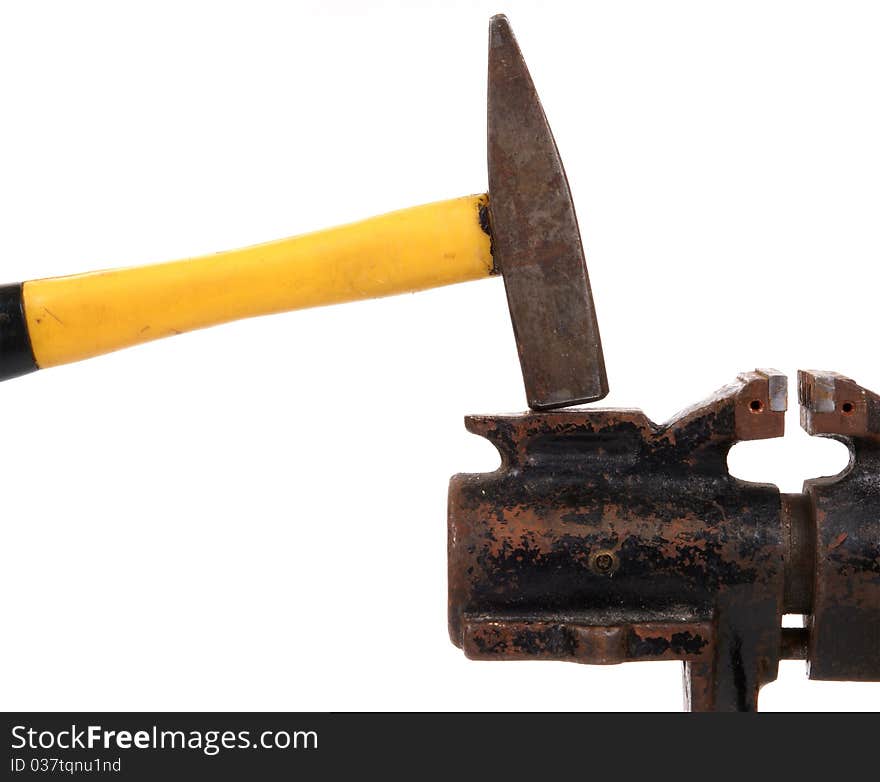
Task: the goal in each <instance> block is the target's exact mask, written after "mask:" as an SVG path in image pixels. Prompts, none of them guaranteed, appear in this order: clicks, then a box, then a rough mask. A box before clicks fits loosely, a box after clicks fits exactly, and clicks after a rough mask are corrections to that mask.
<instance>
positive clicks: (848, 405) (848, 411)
mask: <svg viewBox="0 0 880 782" xmlns="http://www.w3.org/2000/svg"><path fill="white" fill-rule="evenodd" d="M840 409H841V410H843V414H844V415H852V413H853V411H854V410H855V409H856V406H855V405H854V404H853V403H852V402H844V403H843V404H842V405H841V406H840Z"/></svg>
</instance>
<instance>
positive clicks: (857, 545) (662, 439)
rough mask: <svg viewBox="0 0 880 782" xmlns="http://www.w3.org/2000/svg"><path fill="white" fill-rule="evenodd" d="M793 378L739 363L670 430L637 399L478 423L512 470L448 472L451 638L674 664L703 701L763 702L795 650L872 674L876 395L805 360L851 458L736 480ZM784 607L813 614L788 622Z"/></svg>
mask: <svg viewBox="0 0 880 782" xmlns="http://www.w3.org/2000/svg"><path fill="white" fill-rule="evenodd" d="M817 377H818V378H819V380H818V382H817V380H816V378H817ZM828 383H831V385H832V386H833V388H832V391H831V392H829V393H830V397H829V396H828V394H826V392H825V390H823V389H825V387H826V386H827V385H828ZM823 384H824V385H823ZM785 389H786V379H785V377H784V376H783V375H782V374H780V373H778V372H774V371H772V370H761V371H755V372H750V373H746V374H743V375H740V376H739V378H738V379H737V381H736V382H735V383H733V384H732V385H730V386H727V387H725V388H723V389H722V390H721V391H719V392H718V393H717V394H716V395H714V396H713V397H712V398H710V399H709V400H707V401H706V402H703V403H702V404H699V405H696V406H695V407H693V408H690V409H688V410H686V411H684V412H683V413H681V414H679V415H678V416H677V417H676V418H675V419H674V420H672V421H671V422H670V423H668V424H666V425H663V426H658V425H656V424H654V423H652V422H651V421H649V420H648V419H647V418H646V417H645V416H644V414H643V413H641V412H640V411H637V410H572V411H558V412H547V413H528V414H523V415H514V416H471V417H468V418H467V419H466V425H467V428H468V429H469V430H470V431H472V432H474V433H475V434H479V435H481V436H483V437H486V438H487V439H489V440H490V441H491V442H492V443H493V444H494V445H495V446H496V447H497V448H498V450H499V452H500V453H501V457H502V464H501V467H500V468H499V469H498V470H497V471H496V472H494V473H488V474H479V475H457V476H455V477H454V478H453V479H452V482H451V486H450V495H449V629H450V635H451V638H452V640H453V642H454V643H455V644H456V645H458V646H460V647H461V648H462V649H463V650H464V652H465V653H466V654H467V656H468V657H471V658H475V659H488V660H510V659H514V660H522V659H543V660H566V661H571V662H581V663H594V664H609V663H619V662H628V661H636V660H652V659H654V660H669V659H676V660H681V661H682V662H683V663H684V667H685V683H686V703H687V704H688V707H689V708H691V709H693V710H701V711H705V710H713V711H714V710H740V711H745V710H754V709H756V708H757V701H758V691H759V689H760V687H761V686H762V685H764V684H766V683H768V682H770V681H772V680H773V679H775V677H776V673H777V667H778V663H779V660H780V659H785V658H789V659H808V661H809V665H810V675H811V677H812V678H846V679H861V680H868V679H876V678H880V638H878V632H880V459H878V456H880V453H878V452H880V425H878V424H880V414H878V413H880V398H878V397H876V396H875V395H873V394H870V393H869V392H865V391H864V389H861V388H860V387H858V386H856V385H855V384H852V381H846V382H844V380H843V379H842V378H838V377H836V376H835V379H834V380H833V382H832V381H831V380H830V379H829V376H828V375H827V374H825V375H821V377H819V376H818V375H817V373H802V374H801V383H800V389H801V399H802V402H803V403H804V405H805V407H804V409H803V410H802V418H803V419H804V421H805V425H806V427H807V430H808V431H810V432H811V433H815V434H829V435H833V436H839V437H840V436H841V432H840V430H845V431H846V435H845V437H846V440H845V441H846V442H847V443H848V445H850V447H851V449H853V453H854V461H853V464H852V465H851V466H850V468H849V469H848V470H847V471H845V473H843V474H842V475H841V476H837V477H835V478H830V479H821V480H814V481H807V482H806V484H805V491H804V493H803V494H789V495H781V494H780V492H779V490H778V489H777V488H776V487H775V486H773V485H771V484H757V483H749V482H745V481H741V480H739V479H737V478H734V477H733V476H731V475H730V473H729V471H728V468H727V453H728V451H729V450H730V448H731V447H732V446H733V445H734V444H735V443H736V442H738V441H740V440H751V439H762V438H769V437H780V436H782V435H783V431H784V429H783V427H784V412H785V408H786V400H785ZM828 398H830V399H833V400H834V404H833V405H832V404H830V403H829V402H828ZM805 399H806V401H805V402H804V400H805ZM847 402H848V403H851V405H852V406H851V407H850V406H849V405H847V406H846V408H845V409H844V404H845V403H847ZM858 422H860V423H858ZM786 613H803V614H806V615H808V622H807V627H805V628H803V629H801V628H785V629H783V628H782V616H783V614H786Z"/></svg>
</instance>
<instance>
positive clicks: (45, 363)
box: [0, 16, 608, 410]
mask: <svg viewBox="0 0 880 782" xmlns="http://www.w3.org/2000/svg"><path fill="white" fill-rule="evenodd" d="M488 167H489V193H488V194H481V195H472V196H465V197H462V198H455V199H451V200H448V201H440V202H437V203H432V204H426V205H423V206H417V207H413V208H410V209H404V210H402V211H398V212H392V213H390V214H386V215H382V216H379V217H374V218H371V219H368V220H364V221H361V222H358V223H352V224H349V225H344V226H340V227H337V228H332V229H329V230H325V231H319V232H316V233H311V234H306V235H303V236H297V237H292V238H288V239H281V240H278V241H274V242H269V243H266V244H260V245H256V246H253V247H247V248H244V249H239V250H232V251H228V252H222V253H217V254H213V255H207V256H204V257H200V258H189V259H186V260H179V261H171V262H168V263H161V264H156V265H151V266H141V267H133V268H119V269H111V270H107V271H97V272H91V273H87V274H78V275H73V276H69V277H58V278H52V279H42V280H32V281H29V282H25V283H19V284H14V285H4V286H0V380H5V379H8V378H12V377H16V376H19V375H23V374H26V373H28V372H32V371H34V370H37V369H44V368H48V367H53V366H57V365H60V364H66V363H70V362H73V361H79V360H82V359H86V358H90V357H93V356H97V355H101V354H103V353H108V352H111V351H114V350H119V349H121V348H125V347H129V346H132V345H136V344H139V343H142V342H147V341H151V340H154V339H159V338H160V337H166V336H170V335H173V334H180V333H183V332H186V331H191V330H194V329H199V328H204V327H207V326H213V325H217V324H220V323H225V322H229V321H233V320H238V319H240V318H247V317H253V316H257V315H268V314H272V313H277V312H286V311H289V310H296V309H303V308H307V307H316V306H321V305H326V304H337V303H341V302H347V301H355V300H359V299H368V298H375V297H380V296H388V295H392V294H397V293H407V292H413V291H418V290H423V289H427V288H433V287H437V286H441V285H449V284H452V283H458V282H466V281H469V280H476V279H481V278H484V277H491V276H494V275H498V274H501V275H502V277H503V278H504V284H505V288H506V291H507V301H508V305H509V308H510V317H511V320H512V322H513V332H514V336H515V339H516V344H517V349H518V351H519V359H520V364H521V367H522V374H523V381H524V384H525V389H526V396H527V399H528V404H529V407H531V408H532V409H535V410H548V409H554V408H559V407H565V406H568V405H574V404H579V403H583V402H591V401H595V400H597V399H601V398H603V397H604V396H605V395H606V394H607V393H608V381H607V377H606V374H605V365H604V359H603V355H602V346H601V342H600V339H599V329H598V325H597V322H596V314H595V310H594V307H593V299H592V293H591V290H590V282H589V277H588V276H587V268H586V263H585V260H584V252H583V247H582V245H581V238H580V233H579V231H578V225H577V218H576V216H575V211H574V205H573V204H572V200H571V192H570V190H569V187H568V181H567V180H566V176H565V171H564V169H563V167H562V161H561V160H560V158H559V152H558V150H557V148H556V143H555V141H554V140H553V135H552V133H551V131H550V127H549V125H548V124H547V119H546V117H545V115H544V111H543V109H542V107H541V103H540V100H539V98H538V95H537V93H536V92H535V88H534V85H533V83H532V79H531V76H530V75H529V72H528V69H527V68H526V64H525V61H524V60H523V57H522V53H521V52H520V49H519V46H518V45H517V42H516V39H515V37H514V35H513V32H512V30H511V28H510V24H509V23H508V21H507V18H506V17H504V16H495V17H493V18H492V20H491V22H490V27H489V87H488Z"/></svg>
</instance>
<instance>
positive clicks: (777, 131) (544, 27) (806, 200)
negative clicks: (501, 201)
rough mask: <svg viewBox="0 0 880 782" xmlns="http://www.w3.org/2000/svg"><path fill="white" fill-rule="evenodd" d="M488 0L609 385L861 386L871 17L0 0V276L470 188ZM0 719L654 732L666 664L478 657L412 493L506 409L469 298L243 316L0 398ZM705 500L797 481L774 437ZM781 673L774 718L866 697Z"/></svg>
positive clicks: (123, 256) (802, 451) (9, 389)
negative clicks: (107, 717) (765, 371)
mask: <svg viewBox="0 0 880 782" xmlns="http://www.w3.org/2000/svg"><path fill="white" fill-rule="evenodd" d="M498 11H505V12H506V13H507V14H508V15H509V17H510V19H511V22H512V24H513V27H514V30H515V31H516V33H517V35H518V37H519V41H520V44H521V46H522V48H523V50H524V53H525V55H526V59H527V61H528V63H529V65H530V67H531V70H532V74H533V77H534V79H535V82H536V85H537V87H538V89H539V92H540V93H541V95H542V98H543V101H544V106H545V109H546V111H547V114H548V116H549V118H550V121H551V124H552V125H553V128H554V131H555V133H556V138H557V141H558V143H559V147H560V150H561V152H562V155H563V158H564V160H565V162H566V166H567V170H568V174H569V178H570V180H571V185H572V189H573V193H574V197H575V201H576V203H577V206H578V212H579V216H580V221H581V228H582V231H583V234H584V242H585V246H586V249H587V257H588V262H589V267H590V273H591V277H592V283H593V290H594V292H595V296H596V303H597V308H598V312H599V322H600V326H601V329H602V335H603V339H604V343H605V351H606V358H607V363H608V371H609V377H610V382H611V388H612V391H611V394H610V396H609V397H608V399H607V404H609V405H614V406H618V405H619V406H641V407H643V408H644V409H645V410H646V412H647V413H648V414H649V415H650V416H651V417H652V418H654V419H655V420H658V421H660V420H665V419H666V418H668V417H669V416H670V415H671V414H673V413H674V412H675V411H676V410H677V409H679V408H681V407H684V406H686V405H688V404H690V403H692V402H695V401H698V400H699V399H701V398H703V397H705V396H706V395H707V394H709V393H710V392H712V391H713V390H714V389H715V388H717V387H719V386H721V385H723V384H724V383H726V382H728V381H729V380H732V379H733V377H734V376H735V375H736V373H737V372H739V371H741V370H747V369H751V368H754V367H755V366H775V367H778V368H780V369H783V370H785V371H787V372H789V374H790V375H793V373H794V371H795V370H796V369H797V368H798V367H815V368H822V369H833V370H837V371H840V372H843V373H846V374H849V375H851V376H852V377H855V378H856V379H857V380H859V381H860V382H862V383H863V384H865V385H866V386H867V387H869V388H875V389H878V390H880V364H878V362H877V354H876V347H875V346H876V333H877V331H876V329H877V320H876V308H877V299H878V273H877V263H878V259H880V230H878V225H880V223H878V216H880V186H878V182H880V145H878V138H880V102H878V100H877V95H878V86H880V46H878V45H877V41H878V39H880V11H878V7H877V6H876V5H875V4H872V3H868V2H865V3H857V2H834V3H831V2H828V3H811V2H730V3H707V2H664V3H656V2H614V3H611V2H585V1H584V0H581V1H580V2H576V3H560V2H549V1H548V0H544V2H528V3H526V2H515V0H507V2H506V3H503V4H500V3H498V2H492V3H486V2H469V3H453V2H442V3H440V2H437V3H433V4H432V3H425V2H423V3H406V4H402V3H391V2H387V3H366V2H359V3H354V2H331V1H330V0H326V2H324V3H294V2H287V3H268V2H254V1H253V0H250V1H249V2H244V1H242V2H234V3H225V2H203V3H197V2H157V0H152V1H151V2H149V3H140V4H136V3H122V2H82V1H81V2H77V3H69V2H41V1H39V0H31V1H29V2H24V0H22V1H21V2H9V1H8V0H4V2H2V3H0V74H2V77H0V107H2V109H0V112H2V113H0V271H2V274H0V279H2V280H4V281H10V282H12V281H17V280H22V279H30V278H35V277H40V276H49V275H58V274H65V273H72V272H77V271H84V270H87V269H91V268H99V267H106V266H113V265H130V264H137V263H146V262H150V261H155V260H167V259H171V258H175V257H183V256H187V255H192V254H198V253H202V252H210V251H214V250H221V249H228V248H232V247H237V246H241V245H247V244H251V243H255V242H259V241H264V240H268V239H272V238H277V237H281V236H286V235H290V234H296V233H299V232H304V231H308V230H313V229H316V228H321V227H324V226H328V225H332V224H335V223H342V222H346V221H349V220H352V219H356V218H360V217H365V216H369V215H371V214H377V213H381V212H383V211H387V210H390V209H395V208H399V207H404V206H409V205H414V204H418V203H422V202H427V201H432V200H437V199H442V198H447V197H452V196H456V195H464V194H467V193H473V192H481V191H482V190H484V189H485V187H486V168H485V139H484V133H485V68H486V30H487V22H488V18H489V16H490V14H491V13H494V12H498ZM0 392H2V403H0V409H2V413H3V425H2V445H3V447H2V456H0V458H2V467H0V490H2V493H3V494H2V496H3V504H2V511H0V513H2V520H0V547H2V548H0V550H2V566H0V617H2V628H3V629H2V635H3V640H2V644H0V707H2V708H6V709H34V710H40V709H130V710H138V709H231V710H238V709H278V710H298V709H318V710H329V709H332V710H343V709H420V710H421V709H425V710H428V709H603V710H611V709H659V710H663V709H672V710H675V709H678V708H679V707H680V703H681V692H680V671H679V665H678V664H677V663H655V664H652V665H647V664H640V665H625V666H616V667H610V668H598V667H588V666H574V665H569V664H564V663H534V662H525V663H476V662H469V661H468V660H466V659H465V658H464V657H463V655H462V654H461V652H460V651H458V650H457V649H456V648H454V647H453V646H452V645H451V644H450V642H449V640H448V637H447V634H446V592H445V590H446V532H445V523H446V522H445V508H446V488H447V479H448V477H449V476H450V475H451V474H452V473H455V472H459V471H483V470H490V469H493V468H494V466H495V465H496V464H497V457H496V455H495V453H494V450H493V449H492V447H491V446H490V445H489V444H488V443H485V442H483V441H481V440H479V439H478V438H476V437H473V436H472V435H469V434H467V433H466V432H465V430H464V428H463V426H462V417H463V415H464V414H465V413H471V412H481V413H490V412H504V411H512V410H519V409H522V408H523V407H524V397H523V392H522V389H521V380H520V375H519V367H518V362H517V358H516V352H515V348H514V343H513V339H512V335H511V328H510V325H509V320H508V315H507V312H506V303H505V299H504V291H503V285H502V283H501V282H500V281H497V280H495V281H485V282H479V283H471V284H467V285H459V286H453V287H451V288H447V289H441V290H436V291H432V292H427V293H421V294H417V295H413V296H405V297H399V298H395V299H385V300H381V301H373V302H365V303H359V304H353V305H346V306H344V307H332V308H327V309H321V310H313V311H307V312H300V313H292V314H289V315H281V316H276V317H272V318H262V319H257V320H253V321H250V322H242V323H238V324H233V325H229V326H225V327H221V328H218V329H214V330H208V331H204V332H200V333H195V334H189V335H185V336H182V337H179V338H176V339H174V340H171V341H165V342H159V343H153V344H150V345H146V346H143V347H140V348H136V349H132V350H129V351H124V352H121V353H118V354H114V355H110V356H106V357H103V358H99V359H95V360H92V361H89V362H86V363H83V364H79V365H72V366H68V367H63V368H59V369H53V370H50V371H46V372H41V373H37V374H34V375H31V376H29V377H26V378H23V379H20V380H16V381H12V382H9V383H6V384H4V385H3V386H2V389H0ZM794 401H795V400H794V399H790V402H791V408H792V410H791V412H790V415H789V419H788V421H787V423H788V435H787V436H786V438H785V439H784V440H778V441H770V442H759V443H750V444H747V445H740V446H737V447H736V448H735V450H734V451H733V453H732V455H731V458H730V463H731V466H732V468H733V470H734V472H735V474H737V475H739V476H741V477H745V478H750V479H756V480H763V481H774V482H776V483H778V484H779V486H780V487H781V488H782V489H783V490H784V491H798V490H799V489H800V484H801V481H802V480H803V479H804V478H806V477H812V476H817V475H822V474H831V473H834V472H837V471H838V470H840V469H841V468H842V467H843V466H844V464H845V463H846V453H845V449H844V447H843V446H842V445H840V444H838V443H833V442H828V441H820V440H815V439H810V438H809V437H807V436H806V435H805V434H804V433H803V432H802V431H801V430H800V429H799V427H798V425H797V407H796V404H794ZM803 669H804V666H803V664H802V663H796V662H790V663H785V664H783V665H782V668H781V671H780V680H779V681H778V682H777V683H775V684H773V685H770V686H768V687H766V688H765V689H764V691H763V694H762V698H761V706H762V708H763V709H765V710H773V709H873V708H876V706H877V703H878V696H880V685H878V684H832V683H810V682H808V681H806V679H805V677H804V670H803Z"/></svg>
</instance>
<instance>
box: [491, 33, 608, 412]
mask: <svg viewBox="0 0 880 782" xmlns="http://www.w3.org/2000/svg"><path fill="white" fill-rule="evenodd" d="M489 214H490V221H491V228H492V237H493V249H492V255H493V259H494V261H495V264H496V266H497V267H498V268H500V270H501V273H502V275H503V277H504V284H505V288H506V290H507V301H508V304H509V306H510V317H511V320H512V321H513V332H514V336H515V338H516V344H517V349H518V350H519V360H520V364H521V366H522V373H523V380H524V382H525V387H526V396H527V398H528V403H529V407H531V408H532V409H533V410H549V409H552V408H557V407H566V406H568V405H575V404H579V403H582V402H592V401H595V400H597V399H602V398H603V397H604V396H606V395H607V393H608V378H607V377H606V375H605V360H604V357H603V355H602V343H601V341H600V340H599V326H598V323H597V322H596V312H595V309H594V307H593V296H592V293H591V291H590V279H589V277H588V276H587V266H586V261H585V260H584V250H583V247H582V245H581V237H580V232H579V230H578V224H577V217H576V215H575V212H574V204H573V203H572V201H571V192H570V190H569V187H568V180H567V179H566V176H565V169H563V167H562V161H561V160H560V158H559V151H558V150H557V149H556V142H555V141H554V140H553V134H552V133H551V131H550V126H549V125H548V124H547V118H546V117H545V116H544V110H543V109H542V108H541V101H540V100H539V98H538V94H537V93H536V92H535V87H534V85H533V84H532V79H531V76H530V75H529V71H528V69H527V68H526V64H525V61H524V60H523V57H522V53H521V52H520V50H519V46H518V45H517V43H516V38H514V35H513V32H512V30H511V29H510V24H509V23H508V21H507V18H506V17H505V16H495V17H493V18H492V21H491V23H490V28H489Z"/></svg>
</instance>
